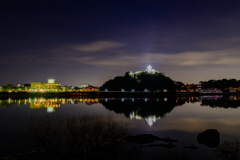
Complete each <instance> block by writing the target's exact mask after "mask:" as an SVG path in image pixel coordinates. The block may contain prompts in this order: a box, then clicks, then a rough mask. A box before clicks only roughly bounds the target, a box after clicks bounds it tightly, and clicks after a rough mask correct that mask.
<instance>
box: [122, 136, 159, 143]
mask: <svg viewBox="0 0 240 160" xmlns="http://www.w3.org/2000/svg"><path fill="white" fill-rule="evenodd" d="M124 140H125V141H128V142H132V143H138V144H146V143H152V142H154V141H156V140H159V138H158V137H157V136H154V135H151V134H138V135H136V136H127V137H125V138H124Z"/></svg>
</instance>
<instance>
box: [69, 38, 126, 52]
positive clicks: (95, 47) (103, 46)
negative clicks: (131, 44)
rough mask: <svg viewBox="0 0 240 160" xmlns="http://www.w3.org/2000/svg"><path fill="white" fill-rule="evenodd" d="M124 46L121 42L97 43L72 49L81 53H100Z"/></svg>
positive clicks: (80, 45)
mask: <svg viewBox="0 0 240 160" xmlns="http://www.w3.org/2000/svg"><path fill="white" fill-rule="evenodd" d="M122 46H124V44H123V43H119V42H113V41H97V42H92V43H86V44H79V45H76V46H73V47H72V49H73V50H77V51H80V52H100V51H104V50H109V49H114V48H119V47H122Z"/></svg>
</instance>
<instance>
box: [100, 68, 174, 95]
mask: <svg viewBox="0 0 240 160" xmlns="http://www.w3.org/2000/svg"><path fill="white" fill-rule="evenodd" d="M100 90H102V91H104V90H108V91H123V90H124V91H144V90H148V91H159V92H163V91H165V90H166V91H168V92H175V84H174V82H173V80H172V79H171V78H169V77H166V76H165V75H164V74H162V73H160V72H155V73H148V72H146V71H145V72H143V71H141V72H138V73H134V74H133V73H132V72H126V73H125V75H124V76H117V77H115V78H114V79H111V80H108V81H106V82H105V83H104V84H103V85H102V86H101V87H100Z"/></svg>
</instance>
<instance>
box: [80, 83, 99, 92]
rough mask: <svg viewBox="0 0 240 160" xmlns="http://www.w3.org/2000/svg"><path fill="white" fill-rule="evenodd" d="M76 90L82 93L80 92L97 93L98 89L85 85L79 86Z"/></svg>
mask: <svg viewBox="0 0 240 160" xmlns="http://www.w3.org/2000/svg"><path fill="white" fill-rule="evenodd" d="M78 88H79V91H82V92H91V91H99V88H98V87H95V86H92V85H90V84H87V83H84V84H79V86H78Z"/></svg>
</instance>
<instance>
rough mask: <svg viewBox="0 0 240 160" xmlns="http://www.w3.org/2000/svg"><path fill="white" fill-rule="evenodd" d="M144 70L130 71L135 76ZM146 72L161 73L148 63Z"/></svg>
mask: <svg viewBox="0 0 240 160" xmlns="http://www.w3.org/2000/svg"><path fill="white" fill-rule="evenodd" d="M142 72H143V71H136V72H132V71H130V72H129V75H130V76H132V77H135V75H138V74H139V73H142ZM144 72H146V73H149V74H155V73H159V72H158V71H157V70H155V69H153V68H152V66H151V65H148V66H147V68H146V69H145V71H144Z"/></svg>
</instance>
